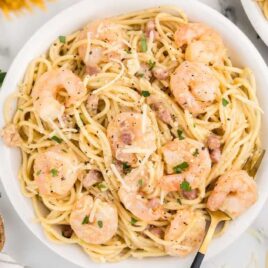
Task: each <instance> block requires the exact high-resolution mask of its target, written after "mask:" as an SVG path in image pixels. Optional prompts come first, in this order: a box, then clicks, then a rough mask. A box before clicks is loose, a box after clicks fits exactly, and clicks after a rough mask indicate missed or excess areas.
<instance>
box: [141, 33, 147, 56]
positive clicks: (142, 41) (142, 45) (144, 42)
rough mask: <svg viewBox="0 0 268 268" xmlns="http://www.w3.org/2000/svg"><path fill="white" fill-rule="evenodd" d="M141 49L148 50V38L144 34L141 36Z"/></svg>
mask: <svg viewBox="0 0 268 268" xmlns="http://www.w3.org/2000/svg"><path fill="white" fill-rule="evenodd" d="M141 51H142V52H146V51H147V39H146V36H145V35H144V34H143V35H142V36H141Z"/></svg>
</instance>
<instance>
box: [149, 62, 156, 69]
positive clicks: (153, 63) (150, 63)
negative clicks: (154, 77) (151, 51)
mask: <svg viewBox="0 0 268 268" xmlns="http://www.w3.org/2000/svg"><path fill="white" fill-rule="evenodd" d="M148 66H149V70H150V71H151V70H152V69H153V68H154V67H155V61H152V60H149V61H148Z"/></svg>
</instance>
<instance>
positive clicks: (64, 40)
mask: <svg viewBox="0 0 268 268" xmlns="http://www.w3.org/2000/svg"><path fill="white" fill-rule="evenodd" d="M59 40H60V42H61V43H63V44H65V43H66V36H63V35H60V36H59Z"/></svg>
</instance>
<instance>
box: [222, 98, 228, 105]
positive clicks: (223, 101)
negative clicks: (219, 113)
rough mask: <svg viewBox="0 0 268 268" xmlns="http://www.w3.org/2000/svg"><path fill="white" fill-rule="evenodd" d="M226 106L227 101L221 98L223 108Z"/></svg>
mask: <svg viewBox="0 0 268 268" xmlns="http://www.w3.org/2000/svg"><path fill="white" fill-rule="evenodd" d="M228 104H229V101H228V100H226V99H225V98H222V105H223V106H224V107H226V106H227V105H228Z"/></svg>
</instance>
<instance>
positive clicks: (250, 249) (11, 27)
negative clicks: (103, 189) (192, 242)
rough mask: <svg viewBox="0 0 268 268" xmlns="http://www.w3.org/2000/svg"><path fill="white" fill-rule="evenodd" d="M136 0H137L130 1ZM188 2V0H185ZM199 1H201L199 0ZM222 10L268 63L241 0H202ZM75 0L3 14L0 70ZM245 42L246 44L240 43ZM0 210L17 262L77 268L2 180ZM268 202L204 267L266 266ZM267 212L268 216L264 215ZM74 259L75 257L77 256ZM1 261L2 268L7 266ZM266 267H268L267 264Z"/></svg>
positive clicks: (34, 267)
mask: <svg viewBox="0 0 268 268" xmlns="http://www.w3.org/2000/svg"><path fill="white" fill-rule="evenodd" d="M128 1H135V0H128ZM185 1H187V0H185ZM196 1H198V0H196ZM200 1H202V2H204V3H206V4H208V5H210V6H212V7H213V8H215V9H217V10H219V11H221V12H222V13H223V14H224V15H225V16H227V17H228V18H229V19H231V20H232V21H233V22H234V23H236V24H237V26H238V27H239V28H240V29H241V30H242V31H244V32H245V33H246V35H247V36H248V37H249V38H250V39H251V40H252V42H253V43H254V44H255V45H256V46H257V48H258V49H259V51H260V52H261V54H262V55H263V57H264V59H265V60H266V62H267V63H268V47H266V46H265V45H264V43H263V42H262V41H261V40H260V39H259V37H258V36H257V34H256V33H255V31H254V30H253V28H252V26H251V25H250V23H249V21H248V19H247V17H246V15H245V13H244V11H243V9H242V6H241V3H240V1H239V0H200ZM75 2H77V1H75V0H58V1H57V2H56V3H53V4H49V6H48V10H47V11H46V12H41V11H39V10H36V11H35V13H34V14H31V15H29V14H27V15H24V16H20V17H17V18H13V19H12V20H8V21H7V20H5V19H4V18H3V17H2V15H1V14H0V69H2V70H8V67H9V65H10V64H11V62H12V59H13V58H14V57H15V55H16V54H17V52H18V51H19V49H20V48H21V46H22V45H23V44H24V43H25V41H26V40H27V39H28V38H29V37H30V36H31V35H32V34H33V33H34V32H35V31H36V30H37V29H38V28H39V27H40V26H41V25H42V24H43V23H44V22H46V21H47V20H48V19H49V18H51V17H52V16H53V15H55V14H57V13H58V12H59V11H60V10H62V9H64V8H65V7H67V6H70V5H71V4H73V3H75ZM241 45H243V44H241ZM0 192H1V199H0V213H1V214H2V215H3V216H4V220H5V226H6V236H7V238H6V245H5V249H4V251H5V252H7V253H8V254H10V255H11V256H12V257H13V258H14V259H15V260H16V261H17V262H18V263H21V264H22V265H25V266H27V267H31V268H47V267H51V268H56V267H60V268H61V267H64V268H77V266H75V265H72V264H70V263H67V262H66V261H65V260H64V259H62V258H61V257H59V256H58V255H56V254H55V253H53V252H52V251H51V250H49V249H48V248H46V247H45V246H44V245H43V244H42V243H41V242H40V241H39V240H38V239H37V238H35V237H34V236H33V234H32V233H30V231H29V230H28V229H27V227H26V226H24V224H23V223H22V221H21V220H20V219H19V217H18V216H17V215H16V213H15V211H14V209H13V207H12V205H11V203H10V202H9V200H8V199H7V196H6V194H5V192H4V190H3V187H2V185H1V183H0ZM267 210H268V202H267V204H266V206H265V208H264V209H263V211H264V212H263V214H262V215H260V216H259V217H258V219H257V220H256V221H255V223H254V224H253V225H252V227H251V228H250V229H249V230H248V231H247V232H246V233H244V234H243V235H242V236H241V237H240V239H239V240H238V241H236V242H235V243H234V244H233V245H232V246H231V247H229V248H228V249H226V250H225V251H224V252H222V253H221V254H220V255H219V256H217V257H215V258H214V259H212V260H210V261H209V262H206V263H204V265H203V267H204V268H255V267H256V268H257V267H258V268H264V267H266V266H265V258H266V253H267V250H268V239H266V237H268V214H267ZM265 214H266V215H265ZM74 258H75V256H74ZM6 267H7V266H6V265H5V264H0V268H6ZM266 268H267V267H266Z"/></svg>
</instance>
